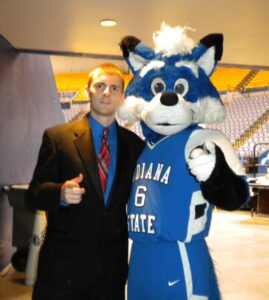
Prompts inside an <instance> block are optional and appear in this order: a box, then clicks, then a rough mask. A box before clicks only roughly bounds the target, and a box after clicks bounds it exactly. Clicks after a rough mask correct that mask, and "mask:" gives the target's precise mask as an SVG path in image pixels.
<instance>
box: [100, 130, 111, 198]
mask: <svg viewBox="0 0 269 300" xmlns="http://www.w3.org/2000/svg"><path fill="white" fill-rule="evenodd" d="M109 163H110V154H109V144H108V128H107V127H104V128H103V137H102V144H101V148H100V153H99V156H98V170H99V176H100V181H101V187H102V191H103V193H105V191H106V184H107V176H108V168H109Z"/></svg>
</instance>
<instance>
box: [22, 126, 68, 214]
mask: <svg viewBox="0 0 269 300" xmlns="http://www.w3.org/2000/svg"><path fill="white" fill-rule="evenodd" d="M58 178H59V162H58V157H57V149H56V146H55V143H54V141H53V139H52V138H51V137H50V136H49V131H45V132H44V135H43V139H42V144H41V147H40V150H39V155H38V160H37V164H36V167H35V170H34V175H33V178H32V181H31V182H30V185H29V189H28V193H27V200H28V204H29V206H30V207H32V208H34V209H38V210H45V211H48V212H53V211H55V212H56V211H58V210H59V208H60V194H61V186H62V183H59V181H58V180H59V179H58Z"/></svg>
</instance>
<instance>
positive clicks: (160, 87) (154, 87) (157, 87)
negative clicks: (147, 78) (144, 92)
mask: <svg viewBox="0 0 269 300" xmlns="http://www.w3.org/2000/svg"><path fill="white" fill-rule="evenodd" d="M165 88H166V86H165V83H164V81H163V80H162V79H161V78H155V79H153V81H152V83H151V91H152V93H153V94H154V95H156V94H158V93H161V92H162V91H164V90H165Z"/></svg>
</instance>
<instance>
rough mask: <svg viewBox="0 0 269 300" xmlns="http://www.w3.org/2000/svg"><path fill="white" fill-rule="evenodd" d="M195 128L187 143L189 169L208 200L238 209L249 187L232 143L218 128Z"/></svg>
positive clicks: (228, 208)
mask: <svg viewBox="0 0 269 300" xmlns="http://www.w3.org/2000/svg"><path fill="white" fill-rule="evenodd" d="M197 132H199V134H198V135H195V134H194V135H193V139H192V140H191V142H190V143H189V145H188V146H189V151H187V153H188V158H187V162H188V166H189V169H190V172H191V173H192V174H193V175H194V176H195V177H196V179H197V180H198V181H199V182H200V184H201V190H202V193H203V196H204V197H205V198H206V199H207V200H208V201H209V202H210V203H212V204H214V205H216V206H217V207H219V208H221V209H225V210H235V209H238V208H239V207H240V206H242V205H243V204H244V203H245V202H246V201H247V200H248V198H249V187H248V184H247V181H246V180H245V176H244V172H243V170H242V168H241V164H240V162H239V160H238V158H237V157H236V154H235V152H234V150H233V147H232V145H231V144H230V143H229V142H228V140H227V138H226V137H225V136H224V135H223V134H222V133H221V132H218V131H215V130H214V131H212V130H202V131H201V130H198V131H197ZM210 140H211V141H210ZM212 140H213V141H214V142H213V141H212ZM202 141H203V142H202ZM190 147H191V149H190ZM223 151H224V152H223ZM224 153H225V155H224Z"/></svg>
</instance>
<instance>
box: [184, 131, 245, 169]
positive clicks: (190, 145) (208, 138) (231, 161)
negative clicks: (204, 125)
mask: <svg viewBox="0 0 269 300" xmlns="http://www.w3.org/2000/svg"><path fill="white" fill-rule="evenodd" d="M205 142H213V143H215V144H216V145H218V146H219V147H220V149H221V150H222V152H223V153H224V156H225V159H226V161H227V163H228V165H229V167H230V168H231V169H232V170H233V171H234V173H235V174H236V175H246V172H245V170H244V167H243V166H242V164H241V162H240V160H239V158H238V156H237V154H236V152H235V149H234V148H233V146H232V144H231V142H230V141H229V140H228V138H227V137H226V136H225V135H224V134H223V133H222V132H221V131H219V130H215V129H197V130H195V131H194V132H193V133H192V134H191V135H190V137H189V140H188V142H187V144H186V148H185V159H186V161H187V162H188V160H189V155H190V152H191V151H192V150H193V149H194V148H195V147H197V146H200V145H203V144H204V143H205Z"/></svg>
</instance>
